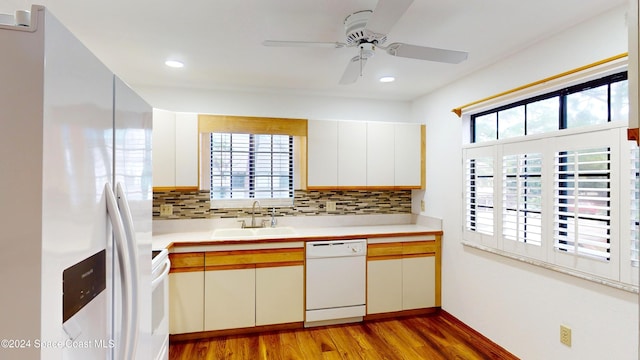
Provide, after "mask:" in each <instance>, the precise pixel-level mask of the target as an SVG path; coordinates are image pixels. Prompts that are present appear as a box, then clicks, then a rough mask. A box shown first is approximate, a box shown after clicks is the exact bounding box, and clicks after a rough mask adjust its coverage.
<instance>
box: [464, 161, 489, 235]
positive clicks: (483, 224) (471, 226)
mask: <svg viewBox="0 0 640 360" xmlns="http://www.w3.org/2000/svg"><path fill="white" fill-rule="evenodd" d="M465 168H466V176H465V179H466V184H465V185H466V186H465V189H466V194H465V198H466V221H465V222H466V228H467V230H471V231H476V232H479V233H483V234H487V235H492V234H493V159H492V158H488V157H484V158H475V159H467V161H466V167H465Z"/></svg>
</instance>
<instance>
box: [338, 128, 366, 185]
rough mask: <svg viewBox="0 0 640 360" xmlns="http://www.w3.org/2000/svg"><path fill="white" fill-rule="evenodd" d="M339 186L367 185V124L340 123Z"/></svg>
mask: <svg viewBox="0 0 640 360" xmlns="http://www.w3.org/2000/svg"><path fill="white" fill-rule="evenodd" d="M338 155H339V156H338V186H365V185H367V123H366V122H358V121H340V122H338Z"/></svg>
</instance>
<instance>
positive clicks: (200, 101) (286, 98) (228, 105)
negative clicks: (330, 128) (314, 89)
mask: <svg viewBox="0 0 640 360" xmlns="http://www.w3.org/2000/svg"><path fill="white" fill-rule="evenodd" d="M136 91H137V92H138V93H139V94H140V95H141V96H142V97H143V98H145V100H147V102H148V103H149V104H151V106H153V107H154V108H158V109H164V110H171V111H176V112H197V113H202V114H219V115H238V116H266V117H288V118H303V119H320V120H366V121H394V122H408V121H410V119H411V103H410V102H408V101H384V100H367V99H355V98H354V99H344V98H338V97H327V96H313V95H300V94H291V93H268V92H264V93H258V92H241V91H229V90H220V91H216V90H193V89H182V88H157V87H145V86H137V87H136Z"/></svg>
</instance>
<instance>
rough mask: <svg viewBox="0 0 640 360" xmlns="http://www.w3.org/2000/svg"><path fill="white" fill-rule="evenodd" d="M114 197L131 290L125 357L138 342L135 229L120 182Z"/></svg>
mask: <svg viewBox="0 0 640 360" xmlns="http://www.w3.org/2000/svg"><path fill="white" fill-rule="evenodd" d="M116 198H117V201H118V209H119V210H120V216H121V218H122V223H123V225H124V230H125V235H126V238H125V242H126V251H127V254H128V257H129V271H130V273H129V275H130V282H129V284H130V286H129V287H130V291H131V315H132V316H131V322H130V323H129V332H128V334H129V347H128V350H129V353H127V357H126V358H125V359H133V358H135V352H136V347H137V344H138V326H139V323H140V315H139V314H140V311H138V310H139V309H138V308H139V304H138V303H139V302H140V301H139V300H138V274H139V271H138V247H137V242H136V237H135V229H134V225H133V216H131V208H130V207H129V202H128V201H127V195H126V193H125V191H124V189H123V188H122V184H121V183H120V182H118V183H116Z"/></svg>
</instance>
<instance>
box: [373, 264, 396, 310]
mask: <svg viewBox="0 0 640 360" xmlns="http://www.w3.org/2000/svg"><path fill="white" fill-rule="evenodd" d="M402 285H403V282H402V259H392V260H370V261H367V314H377V313H384V312H391V311H400V310H402Z"/></svg>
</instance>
